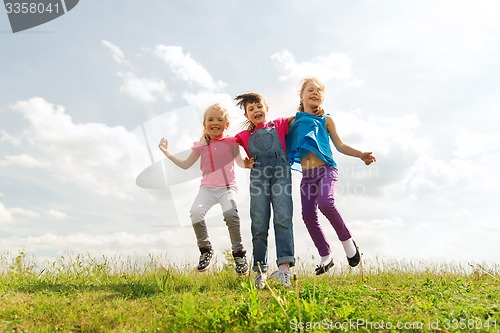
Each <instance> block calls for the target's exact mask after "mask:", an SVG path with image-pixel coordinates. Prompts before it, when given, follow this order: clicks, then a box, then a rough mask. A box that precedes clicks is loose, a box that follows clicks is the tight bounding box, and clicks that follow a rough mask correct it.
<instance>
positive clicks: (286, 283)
mask: <svg viewBox="0 0 500 333" xmlns="http://www.w3.org/2000/svg"><path fill="white" fill-rule="evenodd" d="M275 277H277V278H278V283H279V284H281V285H283V287H291V286H292V282H291V281H290V278H291V277H292V272H291V271H290V268H289V267H288V265H280V266H279V268H278V270H277V271H275V272H273V273H272V274H271V275H270V276H269V278H270V279H273V278H275Z"/></svg>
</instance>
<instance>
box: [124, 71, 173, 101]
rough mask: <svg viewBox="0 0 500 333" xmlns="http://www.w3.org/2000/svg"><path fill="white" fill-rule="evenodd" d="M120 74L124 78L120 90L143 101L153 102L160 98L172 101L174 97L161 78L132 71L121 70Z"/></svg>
mask: <svg viewBox="0 0 500 333" xmlns="http://www.w3.org/2000/svg"><path fill="white" fill-rule="evenodd" d="M118 76H119V77H120V78H122V79H123V83H122V85H121V86H120V91H121V92H123V93H125V94H127V95H129V96H131V97H133V98H136V99H138V100H140V101H142V102H146V103H152V102H156V101H157V100H158V99H159V98H160V99H163V100H164V101H167V102H170V101H171V100H172V98H173V93H172V92H170V91H169V90H168V89H167V85H166V84H165V82H164V81H163V80H161V79H157V78H152V79H146V78H140V77H137V76H136V75H135V74H134V73H131V72H127V73H121V72H119V73H118Z"/></svg>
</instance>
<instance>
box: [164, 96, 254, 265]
mask: <svg viewBox="0 0 500 333" xmlns="http://www.w3.org/2000/svg"><path fill="white" fill-rule="evenodd" d="M228 126H229V121H228V114H227V111H226V109H224V108H223V107H222V106H221V105H219V104H213V105H211V106H209V107H208V108H207V109H206V110H205V114H204V115H203V127H204V137H205V138H207V141H208V142H203V141H204V140H201V142H195V143H194V145H193V147H192V152H191V154H190V155H189V156H188V157H187V158H186V159H185V160H181V159H179V158H177V157H175V156H174V155H172V154H171V153H170V152H169V150H168V141H167V139H165V138H162V139H161V141H160V144H159V145H158V147H159V148H160V150H161V151H162V152H163V153H164V154H165V156H166V157H167V158H168V159H170V160H171V161H172V162H174V163H175V164H176V165H177V166H179V167H181V168H183V169H188V168H189V167H191V166H192V165H193V164H194V163H195V162H196V161H197V160H198V159H199V158H200V157H201V161H200V169H201V171H202V174H203V177H202V180H201V185H200V189H199V191H198V195H197V196H196V199H195V200H194V203H193V205H192V206H191V210H190V214H191V222H192V224H193V229H194V232H195V234H196V239H197V243H198V247H199V249H200V252H201V255H200V260H199V263H198V267H197V270H198V271H200V272H202V271H205V270H207V269H208V267H209V266H210V264H211V263H212V259H213V255H214V251H213V248H212V244H211V243H210V240H209V238H208V231H207V226H206V223H205V215H206V213H207V212H208V210H209V209H210V208H212V207H213V206H214V205H215V204H217V203H218V204H220V205H221V207H222V211H223V216H224V221H225V222H226V225H227V228H228V230H229V237H230V239H231V247H232V251H233V258H234V261H235V265H236V268H235V270H236V273H238V274H240V275H242V274H246V273H247V272H248V264H247V259H246V251H245V249H244V248H243V244H242V241H241V232H240V218H239V215H238V208H237V206H236V197H237V188H236V178H235V174H234V160H235V159H236V160H237V162H238V164H239V165H240V166H244V162H243V160H242V159H241V156H240V151H239V145H238V143H237V142H236V140H235V139H234V138H232V137H227V136H225V135H224V131H225V130H226V129H227V127H228Z"/></svg>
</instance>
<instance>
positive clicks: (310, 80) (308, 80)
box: [297, 76, 325, 112]
mask: <svg viewBox="0 0 500 333" xmlns="http://www.w3.org/2000/svg"><path fill="white" fill-rule="evenodd" d="M308 83H312V84H314V85H316V86H317V87H318V88H319V89H320V90H321V92H323V91H325V84H324V83H323V82H321V81H320V80H319V79H318V78H316V77H314V76H310V77H306V78H305V79H303V80H302V81H300V90H299V96H300V95H302V93H303V92H304V89H306V86H307V84H308ZM297 110H298V111H300V112H304V104H302V101H300V102H299V107H298V108H297Z"/></svg>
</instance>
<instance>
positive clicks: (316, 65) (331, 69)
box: [271, 50, 363, 86]
mask: <svg viewBox="0 0 500 333" xmlns="http://www.w3.org/2000/svg"><path fill="white" fill-rule="evenodd" d="M271 59H272V60H274V61H276V63H277V65H278V68H280V69H281V71H282V72H283V74H282V75H281V76H280V77H279V79H280V80H281V81H290V80H292V81H298V80H301V79H303V78H305V77H308V76H315V77H317V78H319V79H320V80H322V81H323V82H329V81H331V80H337V81H348V82H349V83H350V84H351V85H352V86H360V85H362V84H363V81H362V80H360V79H357V78H354V76H353V74H352V70H351V67H352V63H353V62H352V60H351V59H350V58H349V57H348V56H347V55H345V54H343V53H338V52H332V53H330V54H329V55H326V56H324V55H318V56H315V57H313V58H312V59H311V60H310V61H304V62H297V61H296V60H295V56H294V55H293V54H292V53H291V52H290V51H288V50H283V51H280V52H277V53H275V54H273V55H272V56H271Z"/></svg>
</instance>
